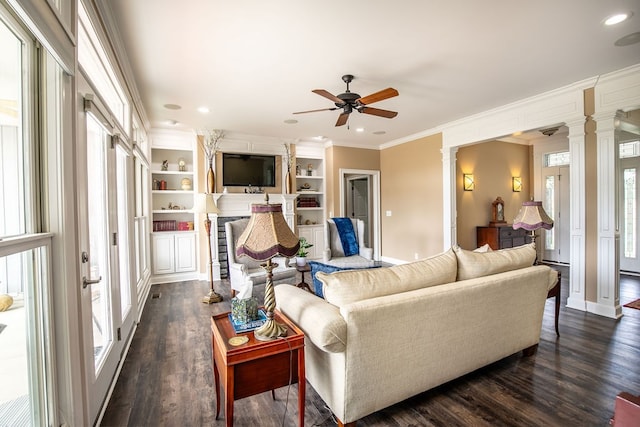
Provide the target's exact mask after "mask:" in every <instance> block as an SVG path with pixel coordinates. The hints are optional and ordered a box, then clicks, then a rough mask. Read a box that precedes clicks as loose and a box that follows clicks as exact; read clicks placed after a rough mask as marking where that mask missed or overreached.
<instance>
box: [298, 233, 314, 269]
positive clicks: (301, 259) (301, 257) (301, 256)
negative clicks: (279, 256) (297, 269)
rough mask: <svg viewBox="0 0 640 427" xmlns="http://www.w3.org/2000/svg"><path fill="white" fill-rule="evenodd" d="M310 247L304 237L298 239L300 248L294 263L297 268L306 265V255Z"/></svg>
mask: <svg viewBox="0 0 640 427" xmlns="http://www.w3.org/2000/svg"><path fill="white" fill-rule="evenodd" d="M311 246H313V245H312V244H311V243H309V242H308V241H307V239H306V238H305V237H301V238H300V248H299V249H298V252H297V253H296V263H297V264H298V265H299V266H303V265H305V264H306V263H307V255H309V251H308V250H307V249H309V248H310V247H311Z"/></svg>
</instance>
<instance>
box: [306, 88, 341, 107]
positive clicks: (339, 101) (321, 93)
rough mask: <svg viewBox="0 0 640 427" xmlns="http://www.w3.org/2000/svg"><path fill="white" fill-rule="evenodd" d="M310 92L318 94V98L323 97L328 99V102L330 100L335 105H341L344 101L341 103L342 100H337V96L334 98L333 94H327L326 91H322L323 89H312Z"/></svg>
mask: <svg viewBox="0 0 640 427" xmlns="http://www.w3.org/2000/svg"><path fill="white" fill-rule="evenodd" d="M311 92H313V93H317V94H318V95H320V96H324V97H325V98H327V99H330V100H332V101H333V102H335V103H337V104H342V103H344V101H343V100H342V99H340V98H338V97H337V96H335V95H333V94H331V93H329V92H327V91H326V90H324V89H314V90H312V91H311Z"/></svg>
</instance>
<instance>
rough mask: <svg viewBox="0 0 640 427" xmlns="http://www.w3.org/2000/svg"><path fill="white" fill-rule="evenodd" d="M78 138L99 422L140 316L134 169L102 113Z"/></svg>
mask: <svg viewBox="0 0 640 427" xmlns="http://www.w3.org/2000/svg"><path fill="white" fill-rule="evenodd" d="M92 111H93V110H92ZM78 138H79V144H78V146H79V150H78V162H77V164H78V170H77V173H78V191H79V194H78V200H79V202H78V211H79V212H78V218H79V224H78V225H79V232H78V234H79V242H80V245H79V247H80V253H79V254H78V256H79V258H80V261H81V277H82V279H81V280H82V283H80V284H79V285H80V287H81V291H80V292H81V301H82V302H81V304H82V322H83V337H84V361H85V374H86V375H85V377H86V383H87V384H86V386H87V393H88V395H87V397H88V402H89V416H90V420H91V422H92V423H95V422H96V420H97V418H98V416H99V414H100V411H101V409H102V406H103V404H104V402H105V398H106V395H107V392H108V390H109V387H110V385H111V382H112V380H113V379H114V377H115V373H116V370H117V367H118V363H119V361H120V358H121V355H122V353H123V350H124V343H125V342H126V341H127V337H128V336H129V334H130V333H131V331H132V330H133V323H134V322H133V319H134V317H135V313H134V312H135V309H134V306H132V300H133V298H132V295H134V292H135V290H134V289H135V284H134V280H135V279H134V276H133V272H132V268H131V266H132V265H133V264H132V262H131V254H132V248H131V247H130V245H129V242H130V241H132V239H130V236H131V235H132V230H131V226H130V224H133V220H132V218H133V217H132V213H131V212H132V211H131V199H132V197H131V194H130V191H129V190H128V189H129V188H133V186H132V185H130V182H131V175H132V169H133V167H132V159H131V156H130V154H129V152H128V150H127V149H126V146H124V145H122V144H120V143H119V142H118V138H114V137H113V136H112V134H111V130H110V129H109V126H108V121H105V120H103V117H102V116H101V115H100V114H93V113H84V114H81V120H79V137H78ZM83 139H84V141H83Z"/></svg>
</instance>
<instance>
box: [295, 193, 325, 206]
mask: <svg viewBox="0 0 640 427" xmlns="http://www.w3.org/2000/svg"><path fill="white" fill-rule="evenodd" d="M298 207H299V208H318V207H320V203H319V202H318V199H316V198H315V197H304V196H300V197H298Z"/></svg>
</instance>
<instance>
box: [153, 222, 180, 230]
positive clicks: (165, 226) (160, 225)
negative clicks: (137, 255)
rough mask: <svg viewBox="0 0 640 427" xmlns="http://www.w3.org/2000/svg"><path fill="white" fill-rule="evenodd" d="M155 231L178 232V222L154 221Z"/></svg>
mask: <svg viewBox="0 0 640 427" xmlns="http://www.w3.org/2000/svg"><path fill="white" fill-rule="evenodd" d="M153 231H176V221H175V220H173V219H165V220H161V221H153Z"/></svg>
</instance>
